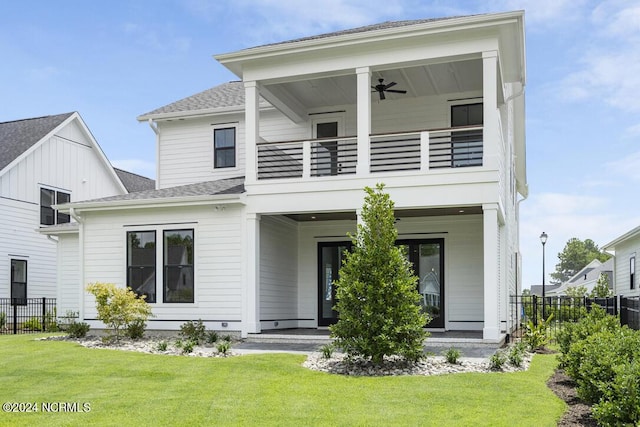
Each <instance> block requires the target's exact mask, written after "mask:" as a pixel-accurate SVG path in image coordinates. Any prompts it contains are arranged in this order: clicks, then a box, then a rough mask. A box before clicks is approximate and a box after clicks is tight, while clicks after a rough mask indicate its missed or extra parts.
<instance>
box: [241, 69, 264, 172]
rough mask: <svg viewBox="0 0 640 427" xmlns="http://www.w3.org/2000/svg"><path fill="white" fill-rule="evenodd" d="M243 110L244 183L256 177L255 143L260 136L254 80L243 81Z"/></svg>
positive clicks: (257, 99) (257, 98)
mask: <svg viewBox="0 0 640 427" xmlns="http://www.w3.org/2000/svg"><path fill="white" fill-rule="evenodd" d="M244 98H245V104H244V111H245V150H246V151H245V163H246V167H245V178H244V180H245V184H253V183H255V182H256V179H257V170H258V166H257V159H258V151H257V144H258V140H259V138H260V123H259V121H260V112H259V110H258V102H259V97H258V85H257V83H256V82H255V81H249V82H244ZM236 144H237V142H236Z"/></svg>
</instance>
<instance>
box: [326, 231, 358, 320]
mask: <svg viewBox="0 0 640 427" xmlns="http://www.w3.org/2000/svg"><path fill="white" fill-rule="evenodd" d="M350 248H351V243H349V242H326V243H324V242H323V243H318V326H329V325H332V324H334V323H336V322H337V321H338V313H337V312H336V311H335V310H334V309H333V307H334V305H335V302H336V289H335V285H334V282H335V281H336V280H338V272H339V271H340V267H341V266H342V260H343V259H344V252H345V251H346V250H349V249H350Z"/></svg>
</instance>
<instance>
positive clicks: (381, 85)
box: [371, 79, 407, 99]
mask: <svg viewBox="0 0 640 427" xmlns="http://www.w3.org/2000/svg"><path fill="white" fill-rule="evenodd" d="M383 82H384V79H378V84H377V85H375V86H371V89H373V90H374V91H376V92H378V94H379V95H380V99H385V98H386V97H385V96H384V93H385V92H392V93H407V91H406V90H397V89H389V88H391V87H394V86H395V85H397V83H396V82H391V83H389V84H384V83H383Z"/></svg>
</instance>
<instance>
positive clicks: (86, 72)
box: [0, 0, 640, 287]
mask: <svg viewBox="0 0 640 427" xmlns="http://www.w3.org/2000/svg"><path fill="white" fill-rule="evenodd" d="M519 9H524V10H525V12H526V18H525V22H526V31H527V35H526V36H527V39H526V46H527V78H528V81H527V88H526V97H527V98H526V99H527V174H528V182H529V187H530V196H529V198H528V199H527V200H525V201H524V202H522V203H521V205H520V206H521V228H520V235H521V251H522V255H523V277H524V280H523V282H524V286H525V287H529V286H530V285H532V284H540V283H541V275H542V247H541V244H540V241H539V239H538V236H539V235H540V233H541V232H542V231H546V232H547V234H548V235H549V240H548V242H547V247H546V254H547V261H546V266H547V268H546V269H547V272H551V271H553V270H554V268H555V264H556V263H557V262H558V261H557V257H556V255H557V253H558V252H560V251H561V250H562V248H563V247H564V244H565V243H566V241H567V240H568V239H569V238H571V237H578V238H580V239H587V238H591V239H593V240H594V241H595V242H596V243H597V244H598V245H600V246H602V245H604V244H606V243H608V242H609V241H611V240H613V239H614V238H616V237H618V236H619V235H620V234H622V233H624V232H626V231H628V230H630V229H632V228H633V227H636V226H637V225H639V224H640V197H638V188H639V184H640V145H639V141H640V2H637V1H636V0H608V1H590V0H511V1H510V0H480V1H475V0H468V1H465V0H459V1H454V0H435V1H428V0H404V1H403V0H395V1H388V0H385V1H382V0H366V1H364V0H316V1H313V2H302V1H299V0H295V1H294V0H216V1H213V0H211V1H209V0H184V1H177V0H156V1H151V0H149V1H135V0H131V1H125V0H110V1H106V0H96V1H86V0H84V1H83V0H73V1H71V0H67V1H65V0H60V1H50V0H41V1H36V0H20V1H3V2H1V3H0V121H8V120H15V119H21V118H28V117H38V116H43V115H50V114H58V113H63V112H70V111H78V112H80V114H81V115H82V117H83V119H84V120H85V122H86V123H87V126H88V127H89V129H91V131H92V132H93V134H94V136H95V138H96V140H97V141H98V143H99V144H100V145H101V146H102V149H103V150H104V151H105V153H106V155H107V157H108V158H109V159H110V160H111V161H112V163H113V164H114V165H115V166H118V167H121V168H124V169H127V170H131V171H132V172H137V173H140V174H142V175H146V176H150V177H153V176H154V174H155V166H154V163H155V158H154V156H155V148H154V144H155V137H154V134H153V132H152V131H151V129H149V127H148V126H147V125H146V124H141V123H138V122H137V121H136V117H137V116H138V115H140V114H143V113H146V112H148V111H151V110H153V109H155V108H158V107H160V106H163V105H166V104H168V103H170V102H173V101H175V100H178V99H181V98H184V97H186V96H189V95H192V94H194V93H196V92H199V91H201V90H204V89H208V88H210V87H213V86H216V85H218V84H220V83H223V82H226V81H229V80H234V79H236V77H235V76H233V75H232V74H231V73H230V72H228V71H227V70H226V69H225V68H224V67H222V66H221V65H220V64H218V63H217V62H216V61H215V60H214V59H213V58H212V55H213V54H217V53H224V52H231V51H235V50H238V49H242V48H246V47H251V46H256V45H260V44H265V43H270V42H277V41H283V40H289V39H293V38H298V37H302V36H308V35H314V34H320V33H323V32H329V31H335V30H340V29H345V28H353V27H356V26H361V25H367V24H373V23H377V22H383V21H387V20H402V19H419V18H431V17H442V16H453V15H468V14H475V13H489V12H504V11H510V10H519ZM547 283H548V282H547Z"/></svg>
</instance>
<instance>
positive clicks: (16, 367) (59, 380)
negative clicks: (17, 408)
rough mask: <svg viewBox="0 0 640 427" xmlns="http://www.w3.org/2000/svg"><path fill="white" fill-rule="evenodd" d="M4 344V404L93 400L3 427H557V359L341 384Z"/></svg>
mask: <svg viewBox="0 0 640 427" xmlns="http://www.w3.org/2000/svg"><path fill="white" fill-rule="evenodd" d="M34 338H36V336H34V335H18V336H8V335H5V336H0V402H1V403H4V402H8V401H10V402H37V403H38V405H39V406H41V404H42V403H43V402H80V403H85V402H87V403H89V404H90V409H91V410H90V412H83V413H51V412H49V413H45V412H42V411H39V412H37V413H21V414H18V413H0V425H12V426H13V425H16V426H20V425H25V426H27V425H28V426H35V425H46V426H51V425H56V426H61V425H83V426H84V425H114V426H122V425H132V426H142V425H149V426H158V425H261V426H262V425H294V426H309V425H322V426H338V425H344V426H376V425H385V426H387V425H410V426H417V425H423V426H431V425H433V426H443V425H445V426H448V425H451V426H536V427H538V426H555V425H556V423H557V420H558V419H559V418H560V416H561V415H562V413H563V412H564V409H565V404H564V402H562V401H561V400H560V399H558V398H557V397H555V395H554V394H553V393H552V392H551V391H550V390H549V389H548V388H547V387H546V385H545V382H546V380H547V379H548V378H549V377H550V376H551V374H552V373H553V370H554V368H555V366H556V361H555V356H553V355H536V356H535V357H534V359H533V362H532V365H531V367H530V369H529V370H528V371H526V372H517V373H508V374H507V373H491V374H478V373H469V374H454V375H443V376H434V377H409V376H404V377H376V378H370V377H342V376H338V375H332V374H326V373H321V372H314V371H310V370H308V369H305V368H303V367H302V366H301V363H302V362H303V361H304V359H305V356H300V355H289V354H264V355H248V356H240V357H230V358H227V359H217V358H195V357H187V356H165V355H150V354H142V353H133V352H124V351H117V350H102V349H87V348H84V347H81V346H79V345H77V344H74V343H68V342H59V341H35V340H34Z"/></svg>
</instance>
